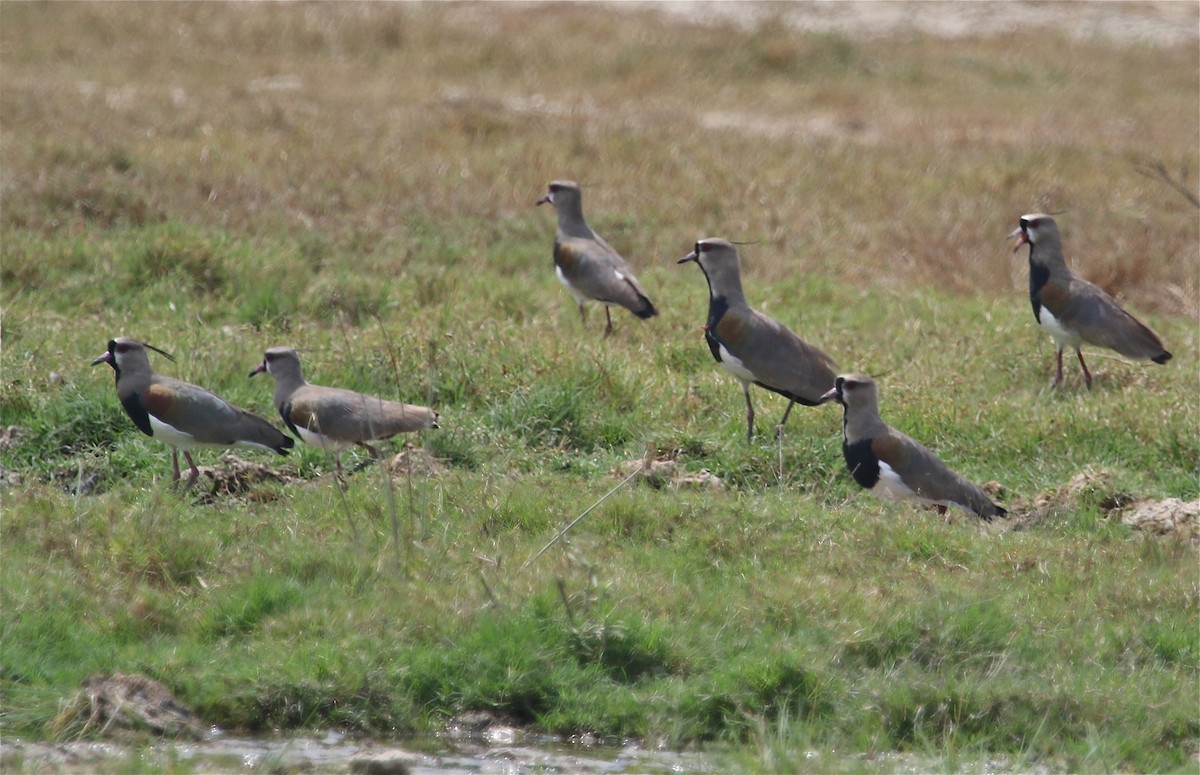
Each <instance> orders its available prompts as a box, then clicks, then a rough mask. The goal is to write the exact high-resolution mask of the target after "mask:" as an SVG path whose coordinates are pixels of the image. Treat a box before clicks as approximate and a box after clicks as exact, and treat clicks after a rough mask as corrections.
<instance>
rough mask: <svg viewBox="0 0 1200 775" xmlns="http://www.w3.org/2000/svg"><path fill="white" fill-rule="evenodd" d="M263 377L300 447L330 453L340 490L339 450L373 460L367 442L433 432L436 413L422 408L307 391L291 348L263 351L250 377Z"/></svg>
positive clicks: (316, 388)
mask: <svg viewBox="0 0 1200 775" xmlns="http://www.w3.org/2000/svg"><path fill="white" fill-rule="evenodd" d="M264 371H266V372H269V373H270V374H271V376H272V377H274V378H275V398H274V400H275V406H276V408H277V409H279V414H280V415H281V416H282V417H283V421H284V423H285V424H287V427H288V428H290V429H291V431H292V433H294V434H296V435H297V436H298V437H300V439H301V440H302V441H304V442H306V443H308V444H311V445H312V446H314V447H317V448H318V449H323V450H325V451H326V452H333V453H334V458H335V460H336V461H337V472H338V480H339V481H341V482H343V484H344V483H345V480H344V478H343V477H342V450H344V449H346V448H347V447H351V446H355V445H357V446H360V447H362V448H363V449H365V450H367V452H369V453H370V455H371V457H372V458H373V459H376V460H378V459H379V451H378V450H376V449H375V448H374V447H372V446H371V445H369V444H367V442H368V441H375V440H377V439H380V440H381V439H390V438H391V437H392V436H395V435H396V434H398V433H411V432H413V431H419V430H421V429H423V428H436V427H438V413H437V412H435V411H434V410H432V409H426V408H425V407H423V406H413V405H411V404H402V403H398V402H396V401H385V400H383V399H382V398H375V397H374V396H368V395H363V394H362V393H356V392H354V391H353V390H345V389H343V388H335V387H321V386H320V385H310V384H309V383H308V382H305V381H304V373H303V372H302V371H301V370H300V356H299V354H297V353H296V351H295V350H293V349H291V348H290V347H272V348H271V349H270V350H267V352H266V355H265V357H264V358H263V362H262V363H260V364H259V365H258V367H257V368H256V369H254V371H252V372H250V376H251V377H253V376H254V375H255V374H259V373H261V372H264Z"/></svg>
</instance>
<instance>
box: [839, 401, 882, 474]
mask: <svg viewBox="0 0 1200 775" xmlns="http://www.w3.org/2000/svg"><path fill="white" fill-rule="evenodd" d="M847 411H848V410H847ZM842 456H843V457H844V458H846V468H848V469H849V470H850V475H851V476H853V477H854V481H856V482H858V484H859V486H860V487H864V488H866V489H868V490H870V489H871V488H872V487H874V486H875V485H876V484H878V483H879V458H877V457H875V451H874V450H873V449H871V439H859V440H858V441H856V442H854V443H853V444H851V443H850V442H848V441H846V412H843V413H842Z"/></svg>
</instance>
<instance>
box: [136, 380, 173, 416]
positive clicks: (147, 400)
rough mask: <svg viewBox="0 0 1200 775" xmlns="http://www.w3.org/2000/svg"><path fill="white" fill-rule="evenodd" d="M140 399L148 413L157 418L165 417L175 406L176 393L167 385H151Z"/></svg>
mask: <svg viewBox="0 0 1200 775" xmlns="http://www.w3.org/2000/svg"><path fill="white" fill-rule="evenodd" d="M139 398H140V399H141V401H142V406H144V407H145V408H146V411H147V412H149V413H150V414H152V415H154V416H155V417H165V416H167V415H169V414H170V413H171V409H172V408H173V407H174V406H175V399H176V396H175V391H173V390H171V389H170V388H169V387H166V386H165V385H157V384H155V385H150V387H148V388H146V389H145V390H143V391H142V393H141V395H140V396H139Z"/></svg>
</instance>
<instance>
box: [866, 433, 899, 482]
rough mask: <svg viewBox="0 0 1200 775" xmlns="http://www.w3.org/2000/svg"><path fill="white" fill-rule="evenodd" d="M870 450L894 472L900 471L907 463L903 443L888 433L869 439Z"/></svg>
mask: <svg viewBox="0 0 1200 775" xmlns="http://www.w3.org/2000/svg"><path fill="white" fill-rule="evenodd" d="M871 451H872V452H874V453H875V457H876V458H877V459H879V460H880V461H882V462H884V463H887V464H888V466H890V467H891V469H892V470H893V471H895V472H896V473H900V471H901V470H902V469H903V468H904V466H905V463H907V456H906V455H905V454H904V443H903V442H902V441H901V440H900V439H898V438H896V437H895V436H892V435H890V434H885V435H883V436H876V437H875V438H873V439H871Z"/></svg>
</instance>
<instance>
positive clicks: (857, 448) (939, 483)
mask: <svg viewBox="0 0 1200 775" xmlns="http://www.w3.org/2000/svg"><path fill="white" fill-rule="evenodd" d="M826 401H837V402H838V403H839V404H841V405H842V406H843V407H844V413H843V415H842V455H844V456H845V458H846V467H847V468H849V469H850V474H851V476H853V477H854V481H856V482H858V483H859V484H860V485H861V486H863V487H865V488H866V489H868V490H870V491H871V492H873V493H875V494H876V495H879V496H880V497H882V498H891V499H892V500H907V499H910V498H915V499H917V500H919V501H921V502H922V503H927V504H932V505H934V506H936V507H937V510H938V513H939V514H945V513H946V507H947V506H958V507H959V508H963V509H966V510H967V511H972V512H974V513H975V514H977V515H978V516H979V517H981V518H982V519H985V520H990V519H992V517H1002V516H1004V515H1005V514H1007V513H1008V512H1006V511H1005V510H1004V509H1003V508H1001V507H1000V506H997V505H996V504H994V503H992V501H991V499H990V498H988V496H987V494H986V493H984V491H983V490H981V489H979V488H978V487H976V486H975V485H973V484H971V483H970V482H968V481H967V480H966V479H964V478H963V477H961V476H959V475H958V474H956V473H954V472H953V471H951V470H950V468H949V467H947V465H946V464H945V463H943V462H942V461H941V460H939V459H938V457H937V455H935V454H933V453H932V452H930V451H929V450H928V449H926V448H925V447H924V446H923V445H922V444H921V443H920V442H917V441H915V440H913V439H911V438H909V437H908V436H906V435H904V434H903V433H901V432H900V431H898V430H896V429H895V428H892V427H891V426H889V425H888V424H887V423H885V422H884V421H883V418H881V417H880V416H879V393H878V391H877V390H876V388H875V381H874V380H873V379H871V378H870V377H867V376H863V375H861V374H849V375H845V376H841V377H838V378H837V380H836V382H834V386H833V389H832V390H830V391H829V392H828V393H826V394H825V395H823V396H821V402H822V403H824V402H826Z"/></svg>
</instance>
